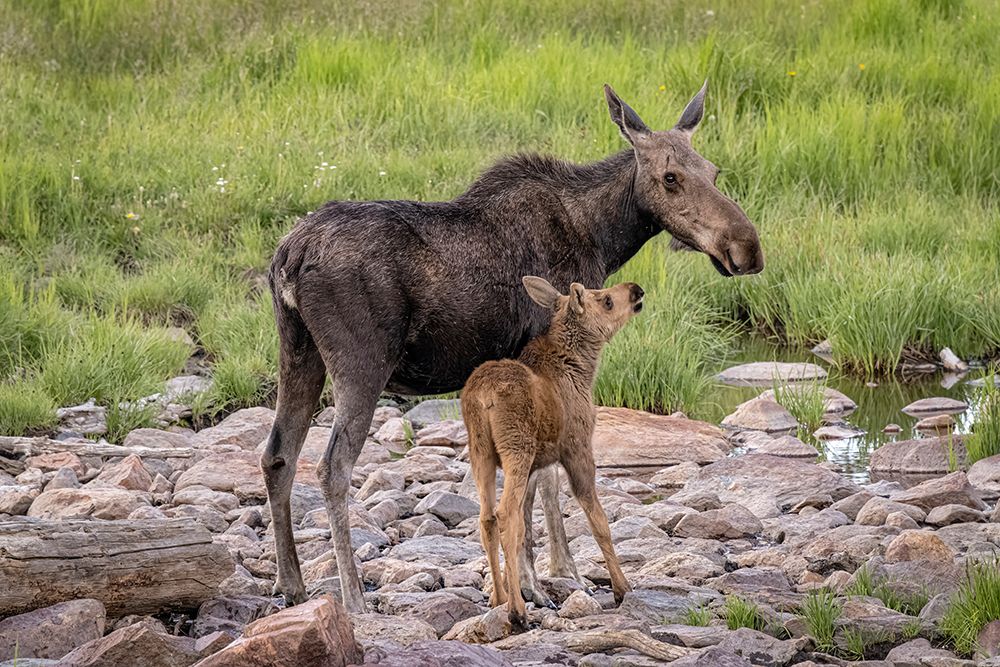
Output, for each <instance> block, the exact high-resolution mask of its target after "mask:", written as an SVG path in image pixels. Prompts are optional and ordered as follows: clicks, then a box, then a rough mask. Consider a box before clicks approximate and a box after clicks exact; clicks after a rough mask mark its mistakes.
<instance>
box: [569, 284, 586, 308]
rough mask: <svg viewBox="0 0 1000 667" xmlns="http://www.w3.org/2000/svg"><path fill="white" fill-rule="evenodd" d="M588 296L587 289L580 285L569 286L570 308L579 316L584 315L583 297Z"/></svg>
mask: <svg viewBox="0 0 1000 667" xmlns="http://www.w3.org/2000/svg"><path fill="white" fill-rule="evenodd" d="M586 294H587V289H586V288H585V287H584V286H583V285H581V284H580V283H573V284H572V285H570V286H569V308H570V310H572V311H573V312H574V313H576V314H577V315H582V314H583V297H584V296H585V295H586Z"/></svg>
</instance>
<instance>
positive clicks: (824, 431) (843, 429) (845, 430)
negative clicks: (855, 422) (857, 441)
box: [813, 424, 865, 440]
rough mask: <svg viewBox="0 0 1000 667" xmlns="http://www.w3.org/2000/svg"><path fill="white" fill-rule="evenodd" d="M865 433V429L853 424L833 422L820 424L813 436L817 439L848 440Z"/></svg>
mask: <svg viewBox="0 0 1000 667" xmlns="http://www.w3.org/2000/svg"><path fill="white" fill-rule="evenodd" d="M864 434H865V431H863V430H862V429H859V428H855V427H853V426H845V425H842V424H833V425H831V426H820V427H819V428H818V429H816V430H815V431H813V437H814V438H816V439H817V440H848V439H850V438H858V437H861V436H862V435H864Z"/></svg>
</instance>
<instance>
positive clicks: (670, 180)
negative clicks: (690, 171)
mask: <svg viewBox="0 0 1000 667" xmlns="http://www.w3.org/2000/svg"><path fill="white" fill-rule="evenodd" d="M663 182H664V183H666V184H667V185H674V184H676V183H677V174H675V173H673V172H668V173H667V174H666V175H665V176H664V177H663Z"/></svg>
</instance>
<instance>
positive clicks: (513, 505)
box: [497, 448, 531, 632]
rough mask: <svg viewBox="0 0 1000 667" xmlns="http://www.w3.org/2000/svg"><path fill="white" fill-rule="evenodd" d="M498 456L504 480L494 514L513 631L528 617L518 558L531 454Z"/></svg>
mask: <svg viewBox="0 0 1000 667" xmlns="http://www.w3.org/2000/svg"><path fill="white" fill-rule="evenodd" d="M518 449H520V448H518ZM501 456H502V457H503V458H502V460H503V468H504V483H503V493H502V494H501V496H500V507H499V509H498V511H497V515H498V516H497V518H498V520H499V521H500V542H501V544H502V545H503V557H504V569H505V572H504V584H505V585H506V587H507V612H508V614H509V617H510V624H511V627H512V628H513V629H514V630H515V631H516V632H521V631H523V630H526V629H527V618H526V615H525V614H526V612H525V608H524V598H523V597H521V581H520V577H519V575H518V558H519V557H520V555H521V552H522V551H523V550H524V530H525V526H524V495H525V492H526V490H527V487H528V475H529V474H530V472H531V455H530V454H529V453H528V452H527V451H518V452H515V453H513V454H511V455H505V454H501Z"/></svg>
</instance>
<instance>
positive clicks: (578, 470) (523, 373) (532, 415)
mask: <svg viewBox="0 0 1000 667" xmlns="http://www.w3.org/2000/svg"><path fill="white" fill-rule="evenodd" d="M525 286H526V288H527V289H528V292H529V293H530V294H531V296H532V298H533V299H534V300H535V301H536V302H537V303H539V305H542V306H545V307H546V308H548V309H549V310H550V311H553V310H554V314H553V317H552V324H551V326H550V327H549V329H548V331H547V332H546V333H545V334H543V335H541V336H539V337H538V338H535V339H534V340H532V341H531V342H530V343H528V345H527V346H526V347H525V348H524V351H522V352H521V355H520V356H519V357H518V358H517V360H516V361H514V360H504V361H488V362H486V363H485V364H483V365H482V366H480V367H479V368H477V369H476V370H475V371H474V372H473V373H472V376H471V377H469V381H468V382H467V383H466V385H465V388H464V389H463V390H462V415H463V417H464V419H465V424H466V427H467V428H468V431H469V461H470V463H471V464H472V474H473V476H474V477H475V480H476V486H477V488H478V489H479V502H480V510H479V524H480V537H481V539H482V542H483V548H484V549H485V551H486V556H487V558H488V559H489V564H490V572H491V573H492V575H493V594H492V595H491V596H490V604H491V605H492V606H497V605H499V604H503V603H504V602H507V604H508V612H509V614H510V619H511V624H512V625H513V626H514V627H515V628H518V629H523V628H524V621H525V616H524V615H525V608H524V599H523V598H522V596H521V583H520V582H521V579H520V574H519V573H518V567H519V564H518V560H519V556H520V554H521V553H522V551H523V550H524V544H523V541H524V535H525V530H526V525H525V512H524V504H525V496H526V491H527V488H528V479H529V477H530V476H531V473H532V472H534V471H536V470H538V469H540V468H545V467H547V466H550V465H552V464H554V463H560V464H562V467H563V468H564V469H565V470H566V473H567V475H568V476H569V481H570V487H571V488H572V490H573V495H574V496H575V497H576V499H577V502H579V503H580V506H581V507H582V508H583V510H584V512H585V513H586V515H587V519H588V521H589V522H590V527H591V531H592V532H593V534H594V539H595V540H596V541H597V544H598V546H600V548H601V552H602V553H603V554H604V560H605V562H606V563H607V566H608V571H609V573H610V575H611V585H612V588H613V590H614V594H615V599H616V600H618V601H619V602H621V599H622V596H624V595H625V592H626V591H628V590H629V586H628V583H627V582H626V581H625V576H624V575H623V574H622V571H621V567H620V566H619V565H618V557H617V556H616V555H615V550H614V546H613V545H612V543H611V531H610V529H609V527H608V519H607V517H606V516H605V514H604V510H603V509H602V508H601V505H600V503H599V502H598V499H597V492H596V491H595V487H594V473H595V468H594V453H593V450H592V448H591V442H590V441H591V438H592V436H593V434H594V405H593V399H592V394H593V385H594V378H595V376H596V374H597V365H598V361H599V359H600V354H601V350H602V349H603V348H604V345H605V344H606V343H607V342H608V341H609V340H611V337H612V336H613V335H614V334H615V333H616V332H617V331H618V330H619V329H620V328H621V327H622V326H623V325H624V324H625V323H626V322H627V321H628V320H629V319H631V317H632V316H633V315H634V314H635V313H636V312H638V310H639V309H640V308H641V304H642V290H641V289H640V288H639V286H638V285H635V284H634V283H625V284H622V285H616V286H615V287H612V288H610V289H605V290H586V289H585V288H584V287H583V285H580V284H579V283H573V284H572V285H571V286H570V294H569V296H561V295H560V294H559V293H558V292H557V291H556V290H555V289H554V288H552V286H551V285H549V284H548V283H547V282H545V281H544V280H542V279H541V278H533V277H532V278H525ZM497 465H499V466H500V467H502V468H503V470H504V487H503V495H502V497H501V499H500V506H499V508H498V509H497V511H496V512H495V513H494V503H495V502H496V466H497ZM498 528H499V534H500V542H501V543H502V545H503V552H504V559H505V563H506V568H505V572H504V575H505V576H504V578H503V579H501V577H500V564H499V559H498V557H497V529H498Z"/></svg>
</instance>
